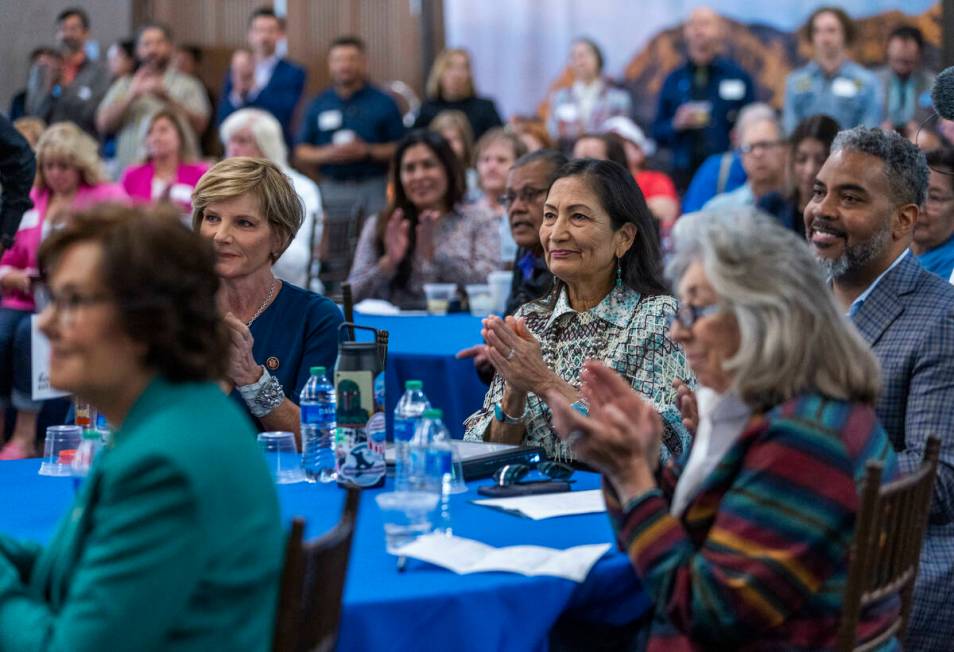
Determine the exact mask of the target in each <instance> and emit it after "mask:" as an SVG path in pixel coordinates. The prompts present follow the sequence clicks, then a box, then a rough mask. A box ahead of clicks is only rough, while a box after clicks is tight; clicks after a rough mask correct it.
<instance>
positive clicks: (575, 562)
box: [398, 534, 610, 582]
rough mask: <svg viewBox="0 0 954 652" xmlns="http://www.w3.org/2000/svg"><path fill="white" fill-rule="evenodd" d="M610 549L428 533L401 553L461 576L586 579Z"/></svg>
mask: <svg viewBox="0 0 954 652" xmlns="http://www.w3.org/2000/svg"><path fill="white" fill-rule="evenodd" d="M609 548H610V544H608V543H597V544H592V545H585V546H575V547H573V548H567V549H566V550H557V549H555V548H545V547H543V546H507V547H506V548H495V547H493V546H488V545H487V544H485V543H481V542H480V541H474V540H473V539H464V538H462V537H454V536H447V535H444V534H428V535H425V536H422V537H418V538H417V539H415V540H414V541H412V542H411V543H409V544H407V545H406V546H404V547H403V548H401V549H400V550H398V553H399V554H400V555H402V556H404V557H410V558H412V559H420V560H422V561H426V562H429V563H431V564H435V565H437V566H441V567H442V568H446V569H448V570H452V571H454V572H455V573H458V574H460V575H466V574H469V573H487V572H493V571H497V572H504V573H520V574H522V575H528V576H536V575H552V576H554V577H562V578H565V579H568V580H572V581H574V582H582V581H583V580H584V579H586V576H587V575H588V574H589V572H590V569H591V568H593V565H594V564H596V562H597V561H598V560H599V558H600V557H602V556H603V555H604V554H605V553H606V551H607V550H609Z"/></svg>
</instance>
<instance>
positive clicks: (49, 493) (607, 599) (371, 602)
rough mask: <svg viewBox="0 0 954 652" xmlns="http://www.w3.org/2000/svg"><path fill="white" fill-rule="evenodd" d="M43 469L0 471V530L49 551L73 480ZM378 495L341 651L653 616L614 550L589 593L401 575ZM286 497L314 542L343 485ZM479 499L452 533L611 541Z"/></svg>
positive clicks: (362, 520)
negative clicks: (567, 620)
mask: <svg viewBox="0 0 954 652" xmlns="http://www.w3.org/2000/svg"><path fill="white" fill-rule="evenodd" d="M39 463H40V461H39V460H23V461H17V462H0V532H3V533H4V534H7V535H10V536H13V537H17V538H22V539H31V540H35V541H40V542H44V541H46V540H48V539H49V537H50V536H52V534H53V530H54V527H55V525H56V522H57V521H58V519H59V518H60V516H61V515H62V514H64V513H66V511H67V510H68V509H69V506H70V503H71V502H72V499H73V483H72V480H71V479H68V478H67V479H63V478H47V477H42V476H39V475H37V470H38V469H39ZM576 478H577V482H576V484H575V485H574V487H575V489H576V490H581V489H592V488H596V487H598V486H599V478H598V476H596V475H593V474H589V473H581V472H577V474H576ZM483 482H487V481H483ZM389 483H390V480H389ZM374 493H375V491H373V490H372V491H366V492H364V493H363V495H362V497H361V504H360V508H359V512H358V522H357V527H356V530H355V538H354V542H353V549H352V554H351V562H350V567H349V570H348V577H347V581H346V586H345V594H344V599H343V609H342V618H341V627H340V637H339V645H338V650H356V651H357V650H376V651H377V650H438V649H441V650H443V649H448V648H451V647H453V649H454V650H455V652H469V651H471V650H473V651H474V652H477V651H478V650H479V651H485V650H501V651H508V650H513V651H514V652H517V651H520V652H523V651H526V650H545V649H546V647H547V636H548V633H549V631H550V628H551V627H552V626H553V624H554V623H555V622H556V620H557V618H558V617H559V616H560V615H561V614H563V613H568V614H570V615H572V616H573V617H575V618H577V619H580V620H584V621H590V622H600V623H608V624H617V625H618V624H623V623H626V622H630V621H632V620H635V619H636V618H638V617H640V616H641V615H642V614H643V613H645V611H646V609H648V607H649V600H648V598H647V597H646V596H645V594H644V593H643V592H642V590H641V587H640V582H639V580H638V578H637V577H636V575H635V573H634V571H633V570H632V567H631V566H630V564H629V561H628V559H627V558H626V557H625V556H624V555H622V554H621V553H620V552H618V551H616V550H615V549H613V550H612V551H611V552H609V553H607V554H606V555H604V557H603V558H602V559H600V561H598V562H597V564H596V565H595V566H594V567H593V569H592V571H591V572H590V574H589V576H588V577H587V578H586V580H585V581H584V582H583V583H581V584H577V583H575V582H571V581H569V580H564V579H560V578H555V577H525V576H523V575H518V574H510V573H477V574H471V575H456V574H454V573H452V572H451V571H448V570H444V569H442V568H437V567H435V566H431V565H429V564H425V563H423V562H417V561H414V560H410V561H409V562H408V564H407V568H406V570H405V571H404V572H403V573H399V572H398V571H397V568H396V563H395V561H396V560H395V558H394V557H393V556H391V555H388V554H387V553H386V552H385V549H384V530H383V525H382V520H381V513H380V511H379V510H378V508H377V505H376V504H375V502H374ZM278 494H279V499H280V502H281V508H282V516H283V519H284V520H285V522H290V520H291V518H292V517H294V516H303V517H305V519H306V522H307V527H306V533H305V534H306V536H307V537H309V538H310V537H314V536H318V535H320V534H321V533H322V532H324V531H325V530H327V529H329V528H331V527H332V526H333V525H334V523H335V522H336V521H337V520H338V518H339V516H340V512H341V508H342V505H343V500H344V492H343V491H341V490H340V489H338V488H337V487H336V486H334V485H330V486H325V485H314V484H304V483H302V484H294V485H281V486H279V487H278ZM476 497H477V494H476V491H475V487H474V486H471V488H470V491H469V492H468V493H466V494H460V495H457V496H454V497H453V499H452V505H451V511H452V518H453V527H454V533H455V534H457V535H459V536H463V537H469V538H474V539H478V540H480V541H483V542H485V543H488V544H491V545H495V546H505V545H521V544H528V545H530V544H532V545H544V546H549V547H553V548H560V549H565V548H569V547H571V546H576V545H582V544H588V543H603V542H610V541H612V540H613V534H612V531H611V528H610V525H609V521H608V519H607V517H606V515H605V514H589V515H583V516H569V517H562V518H555V519H548V520H544V521H531V520H529V519H524V518H520V517H517V516H513V515H510V514H505V513H503V512H498V511H495V510H492V509H489V508H486V507H480V506H477V505H473V504H472V503H471V502H470V501H471V500H474V499H475V498H476Z"/></svg>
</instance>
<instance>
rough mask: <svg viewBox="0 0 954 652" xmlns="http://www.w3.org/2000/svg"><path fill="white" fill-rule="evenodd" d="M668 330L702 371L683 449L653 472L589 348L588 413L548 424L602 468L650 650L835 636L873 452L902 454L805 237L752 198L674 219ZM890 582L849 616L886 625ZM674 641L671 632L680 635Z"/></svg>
mask: <svg viewBox="0 0 954 652" xmlns="http://www.w3.org/2000/svg"><path fill="white" fill-rule="evenodd" d="M674 240H675V254H674V258H673V260H672V262H671V264H670V268H669V271H670V276H671V277H672V278H673V280H674V281H675V283H676V285H677V287H678V292H679V298H680V301H681V306H680V308H679V310H678V312H677V314H676V317H675V319H674V320H673V322H672V326H671V331H670V335H671V337H672V339H674V340H675V341H677V342H679V343H680V344H681V345H682V346H683V348H684V349H685V351H686V355H687V358H688V360H689V364H690V365H691V366H692V369H693V371H694V372H695V374H696V377H697V378H698V380H699V383H700V388H699V389H698V399H699V401H698V402H699V416H700V419H699V423H698V428H697V432H696V435H695V440H694V442H693V445H692V448H691V449H690V452H689V455H688V457H687V458H686V457H683V458H681V459H679V460H678V461H676V460H672V461H670V463H669V464H668V465H667V466H666V468H664V469H662V470H661V471H660V472H658V473H657V472H656V460H657V455H656V451H657V450H658V447H659V442H660V435H661V433H662V424H661V423H660V420H659V417H658V415H657V414H656V412H655V410H653V409H652V407H651V406H649V405H648V404H647V403H646V402H645V401H644V400H643V399H642V398H640V397H639V396H638V395H637V394H636V393H635V392H633V391H632V390H631V389H630V388H629V386H628V385H627V384H626V383H625V381H623V380H622V379H621V378H620V377H619V376H617V375H616V374H615V373H613V372H612V371H611V370H610V369H608V368H607V367H605V366H603V365H601V364H599V363H595V362H588V363H586V365H585V369H584V372H583V393H584V395H585V396H587V397H588V398H589V405H590V411H589V416H588V417H586V416H583V415H581V414H579V413H578V412H577V411H575V410H573V409H571V408H570V407H569V406H568V405H567V404H566V401H564V400H563V399H561V398H560V397H558V396H553V397H549V398H548V401H549V403H550V405H551V408H552V410H553V414H554V425H555V427H556V428H557V431H558V432H559V433H560V435H561V436H562V437H564V438H566V439H567V440H568V442H569V443H571V444H572V446H573V449H574V452H575V453H576V455H577V456H578V457H579V458H580V459H582V460H584V461H586V462H588V463H590V464H591V465H593V466H594V467H597V468H598V469H600V470H601V471H602V472H603V473H604V480H605V481H604V483H603V486H604V494H605V497H606V504H607V509H608V511H609V513H610V516H611V519H612V521H613V524H614V526H615V528H616V532H617V535H618V538H619V543H620V546H621V547H622V548H623V549H625V550H627V551H628V553H629V555H630V558H631V561H632V563H633V565H634V567H635V568H636V571H637V572H638V573H639V575H640V576H641V578H642V580H643V583H644V586H645V587H646V589H647V590H648V591H649V593H650V594H651V595H652V597H653V599H654V602H655V604H656V614H655V619H654V623H653V626H652V633H651V640H650V647H649V649H650V650H652V649H671V648H674V647H680V648H681V647H683V646H684V647H685V648H686V649H689V648H690V647H691V648H692V649H696V648H697V647H698V648H706V649H709V648H712V649H737V648H742V647H746V648H751V649H768V648H772V649H775V648H777V647H785V646H791V647H797V648H798V649H832V648H833V647H834V645H835V640H836V634H837V630H838V623H839V617H840V602H839V599H840V596H841V595H842V593H843V591H844V588H845V582H846V576H847V568H848V552H849V545H850V542H851V539H852V534H853V530H854V524H855V517H856V514H857V510H858V502H859V499H858V493H857V488H856V482H857V481H858V480H859V479H860V478H861V475H862V473H863V470H864V466H865V464H866V463H867V462H868V461H869V460H879V461H882V462H884V463H885V467H886V473H885V476H886V478H888V479H890V478H892V477H893V476H894V475H895V474H896V472H897V471H896V467H897V462H896V460H895V457H894V452H893V450H892V448H891V445H890V442H889V441H888V439H887V437H886V435H885V432H884V430H883V429H882V428H881V426H880V425H879V423H878V421H877V418H876V416H875V413H874V408H873V403H874V400H875V397H876V395H877V392H878V388H879V381H878V377H879V374H878V365H877V362H876V361H875V359H874V357H873V356H872V354H871V352H870V351H869V350H868V348H867V347H866V346H865V344H864V342H863V341H862V339H861V337H860V336H859V335H858V334H857V333H856V332H855V331H854V330H853V329H852V328H851V326H850V325H849V323H848V322H847V321H846V320H845V319H844V317H843V316H842V315H841V313H840V311H839V310H838V308H837V307H836V305H835V302H834V300H833V299H832V296H831V293H830V292H829V291H828V288H827V287H826V286H825V281H824V278H823V277H822V275H821V273H820V271H819V270H818V266H817V265H816V264H815V263H814V261H813V259H812V256H811V254H810V253H809V251H808V248H807V247H806V246H805V244H804V243H803V242H801V241H800V240H799V238H798V236H796V235H795V234H794V233H792V232H790V231H786V230H785V229H783V228H782V227H780V226H778V225H777V224H776V223H774V220H772V219H771V218H769V217H767V216H764V215H762V214H759V213H757V212H755V211H753V210H751V209H739V210H737V211H734V212H724V213H719V214H705V213H701V214H696V215H692V216H687V217H685V218H683V219H682V220H680V221H679V222H678V223H677V224H676V228H675V231H674ZM896 612H897V601H896V596H895V595H890V596H888V597H887V598H886V599H885V601H884V602H883V603H881V604H879V605H877V608H875V609H871V610H869V611H866V612H865V613H864V614H863V615H862V619H861V624H860V625H859V631H862V632H865V633H866V634H867V635H870V636H871V637H875V636H877V635H878V634H879V633H881V632H883V631H884V630H885V626H886V625H887V624H888V623H890V622H891V620H892V619H893V618H894V614H895V613H896ZM676 640H679V641H681V642H682V643H683V646H680V645H679V644H678V643H676V642H675V641H676Z"/></svg>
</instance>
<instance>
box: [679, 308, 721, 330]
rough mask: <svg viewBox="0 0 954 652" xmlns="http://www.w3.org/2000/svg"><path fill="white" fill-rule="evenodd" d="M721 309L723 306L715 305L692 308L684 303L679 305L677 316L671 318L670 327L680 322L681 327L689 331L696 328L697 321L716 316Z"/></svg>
mask: <svg viewBox="0 0 954 652" xmlns="http://www.w3.org/2000/svg"><path fill="white" fill-rule="evenodd" d="M720 309H721V306H719V305H718V304H715V303H713V304H710V305H708V306H690V305H689V304H688V303H683V304H680V305H679V308H678V309H677V310H676V314H675V315H673V316H672V317H670V318H669V325H670V326H672V325H673V323H675V322H679V325H680V326H682V327H683V328H685V329H686V330H689V329H691V328H692V327H693V326H695V324H696V322H697V321H699V320H700V319H702V318H703V317H708V316H709V315H714V314H716V313H717V312H719V310H720Z"/></svg>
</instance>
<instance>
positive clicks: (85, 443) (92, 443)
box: [70, 428, 103, 490]
mask: <svg viewBox="0 0 954 652" xmlns="http://www.w3.org/2000/svg"><path fill="white" fill-rule="evenodd" d="M102 448H103V440H102V436H101V435H100V433H99V432H98V431H96V430H93V429H92V428H86V429H84V430H83V439H82V441H80V444H79V446H77V447H76V453H75V454H74V455H73V460H72V462H70V469H71V471H72V475H73V488H74V490H79V487H80V485H81V484H82V482H83V478H85V477H86V476H87V475H88V474H89V470H90V468H91V467H92V466H93V460H95V459H96V456H97V455H98V454H99V451H100V450H101V449H102Z"/></svg>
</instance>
